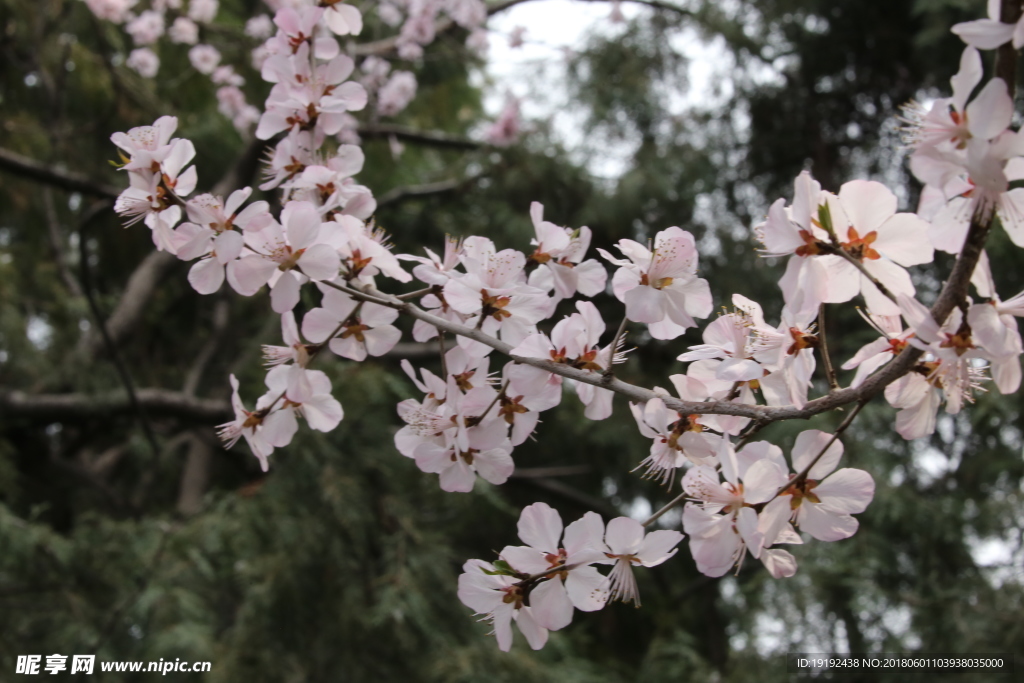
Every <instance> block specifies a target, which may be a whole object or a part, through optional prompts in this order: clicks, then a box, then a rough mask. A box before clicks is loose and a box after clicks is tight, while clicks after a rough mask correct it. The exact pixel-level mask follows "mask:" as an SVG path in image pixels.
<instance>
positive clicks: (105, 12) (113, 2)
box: [85, 0, 155, 56]
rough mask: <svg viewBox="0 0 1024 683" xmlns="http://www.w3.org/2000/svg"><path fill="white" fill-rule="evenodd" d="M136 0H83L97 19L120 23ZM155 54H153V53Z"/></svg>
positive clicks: (126, 16)
mask: <svg viewBox="0 0 1024 683" xmlns="http://www.w3.org/2000/svg"><path fill="white" fill-rule="evenodd" d="M137 2H138V0H85V4H86V6H88V8H89V10H90V11H91V12H92V13H93V14H94V15H96V17H97V18H98V19H105V20H107V21H110V22H113V23H115V24H121V23H123V22H124V21H125V19H127V18H128V16H129V10H131V8H132V7H134V6H135V4H136V3H137ZM154 56H155V55H154Z"/></svg>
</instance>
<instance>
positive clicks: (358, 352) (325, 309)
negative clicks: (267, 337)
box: [302, 285, 402, 361]
mask: <svg viewBox="0 0 1024 683" xmlns="http://www.w3.org/2000/svg"><path fill="white" fill-rule="evenodd" d="M320 291H321V292H323V300H322V301H321V307H320V308H314V309H313V310H311V311H310V312H309V313H307V314H306V317H305V318H303V319H302V334H303V335H304V336H305V337H306V339H308V340H310V341H311V342H313V343H316V344H319V343H323V342H326V341H327V340H328V339H329V340H330V344H329V346H330V349H331V351H333V352H334V353H336V354H337V355H339V356H342V357H343V358H350V359H352V360H355V361H361V360H364V359H365V358H366V357H367V356H368V355H369V356H382V355H384V354H385V353H387V352H388V351H390V350H391V349H392V348H393V347H394V345H395V344H397V343H398V340H399V339H400V338H401V336H402V333H401V332H399V330H398V328H397V327H395V326H394V325H392V324H391V323H393V322H394V321H395V319H396V318H397V317H398V311H396V310H395V309H393V308H388V307H386V306H379V305H377V304H371V303H360V302H358V301H356V300H355V299H353V298H352V297H350V296H349V295H347V294H345V293H344V292H339V291H337V290H335V289H330V288H328V287H326V286H323V285H321V286H320ZM332 333H333V335H334V336H332Z"/></svg>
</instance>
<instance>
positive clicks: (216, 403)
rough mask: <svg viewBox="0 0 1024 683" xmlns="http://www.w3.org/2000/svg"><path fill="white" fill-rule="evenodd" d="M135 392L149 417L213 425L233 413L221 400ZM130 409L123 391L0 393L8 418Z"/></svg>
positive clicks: (80, 416)
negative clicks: (172, 418) (97, 392)
mask: <svg viewBox="0 0 1024 683" xmlns="http://www.w3.org/2000/svg"><path fill="white" fill-rule="evenodd" d="M135 395H136V397H137V398H138V400H139V403H140V404H141V405H142V406H143V407H144V408H145V409H146V412H147V414H148V415H150V416H151V417H175V418H179V419H185V420H194V421H196V422H205V423H214V424H216V423H220V422H224V421H227V420H230V419H231V418H232V417H233V416H234V411H233V410H232V409H231V404H229V403H228V402H227V401H224V400H214V399H208V398H195V397H192V396H188V395H186V394H184V393H182V392H180V391H172V390H170V389H152V388H150V389H137V390H136V391H135ZM132 410H133V408H132V404H131V401H130V400H129V397H128V393H127V392H126V391H124V390H119V391H111V392H105V393H102V394H84V393H70V394H27V393H25V392H23V391H8V392H3V393H0V413H2V415H3V417H4V418H8V419H13V418H28V419H33V420H39V421H47V420H49V421H53V422H57V421H72V420H93V419H99V418H109V417H115V416H118V415H128V414H130V413H131V412H132Z"/></svg>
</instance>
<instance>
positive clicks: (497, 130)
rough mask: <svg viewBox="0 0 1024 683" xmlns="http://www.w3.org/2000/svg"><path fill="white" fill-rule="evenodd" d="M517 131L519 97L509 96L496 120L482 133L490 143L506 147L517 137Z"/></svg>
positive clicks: (518, 123) (518, 125)
mask: <svg viewBox="0 0 1024 683" xmlns="http://www.w3.org/2000/svg"><path fill="white" fill-rule="evenodd" d="M519 132H520V120H519V99H518V98H515V97H512V96H509V97H507V98H506V99H505V106H504V108H502V110H501V113H500V114H499V115H498V118H497V120H496V121H495V122H494V123H493V124H491V126H490V127H488V129H487V131H486V132H485V133H484V139H486V140H487V141H488V142H489V143H491V144H492V145H498V146H499V147H507V146H508V145H511V144H513V143H515V142H516V140H518V139H519Z"/></svg>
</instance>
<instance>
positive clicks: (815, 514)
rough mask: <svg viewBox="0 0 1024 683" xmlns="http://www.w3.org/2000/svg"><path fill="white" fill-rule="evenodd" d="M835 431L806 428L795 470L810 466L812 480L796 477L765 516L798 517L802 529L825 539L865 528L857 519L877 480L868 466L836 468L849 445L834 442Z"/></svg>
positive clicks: (800, 437)
mask: <svg viewBox="0 0 1024 683" xmlns="http://www.w3.org/2000/svg"><path fill="white" fill-rule="evenodd" d="M831 440H832V435H831V434H826V433H825V432H821V431H818V430H816V429H810V430H807V431H804V432H801V433H800V434H799V435H798V436H797V438H796V443H795V444H794V446H793V453H792V457H793V468H794V469H795V470H797V471H798V472H801V473H802V472H803V471H804V470H805V469H806V468H807V467H808V466H810V465H811V463H812V462H814V459H815V458H817V457H818V456H819V454H820V453H822V451H823V449H824V455H821V457H820V458H818V460H817V462H814V465H813V466H811V467H810V470H809V471H808V472H807V475H806V478H803V479H791V480H790V481H791V483H790V485H789V487H788V488H786V489H785V490H784V491H782V492H781V493H780V494H779V495H778V497H777V498H775V499H774V500H773V501H772V502H771V503H769V504H768V506H766V507H765V509H764V512H763V514H764V515H765V516H766V517H768V518H773V517H777V518H780V519H783V520H786V519H790V518H791V519H793V520H794V521H795V522H796V525H797V527H799V529H800V530H801V531H806V532H807V533H809V534H810V535H811V536H812V537H813V538H816V539H818V540H819V541H839V540H842V539H844V538H849V537H850V536H853V534H855V533H856V532H857V528H858V526H859V524H858V522H857V520H856V519H854V518H853V517H852V515H855V514H857V513H860V512H863V511H864V510H865V509H866V508H867V506H868V503H870V502H871V499H872V498H873V497H874V495H875V482H874V480H873V479H872V478H871V475H870V474H868V473H867V472H865V471H864V470H858V469H852V468H848V467H847V468H843V469H840V470H836V465H838V464H839V459H840V458H841V457H842V455H843V444H842V443H841V442H840V441H838V440H835V441H832V443H831V445H829V446H828V448H827V449H826V448H825V446H826V445H827V444H829V441H831Z"/></svg>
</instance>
